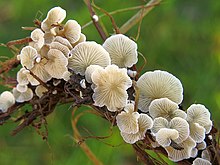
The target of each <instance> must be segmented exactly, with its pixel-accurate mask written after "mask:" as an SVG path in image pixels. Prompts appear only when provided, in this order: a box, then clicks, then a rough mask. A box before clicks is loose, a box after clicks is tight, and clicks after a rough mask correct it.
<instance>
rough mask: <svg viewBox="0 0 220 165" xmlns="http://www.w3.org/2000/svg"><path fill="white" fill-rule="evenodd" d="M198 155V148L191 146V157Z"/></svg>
mask: <svg viewBox="0 0 220 165" xmlns="http://www.w3.org/2000/svg"><path fill="white" fill-rule="evenodd" d="M197 155H198V149H197V148H193V149H192V151H191V156H190V157H192V158H195V157H196V156H197Z"/></svg>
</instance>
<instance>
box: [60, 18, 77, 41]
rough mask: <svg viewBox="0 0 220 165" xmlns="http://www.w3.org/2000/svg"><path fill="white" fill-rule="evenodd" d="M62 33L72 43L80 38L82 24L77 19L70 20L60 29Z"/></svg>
mask: <svg viewBox="0 0 220 165" xmlns="http://www.w3.org/2000/svg"><path fill="white" fill-rule="evenodd" d="M60 34H61V35H63V36H65V37H66V38H67V39H68V40H69V42H70V43H71V44H73V43H75V42H77V41H78V40H79V39H80V34H81V26H80V25H79V24H78V22H77V21H75V20H68V21H67V22H66V24H65V25H64V27H63V30H61V31H60Z"/></svg>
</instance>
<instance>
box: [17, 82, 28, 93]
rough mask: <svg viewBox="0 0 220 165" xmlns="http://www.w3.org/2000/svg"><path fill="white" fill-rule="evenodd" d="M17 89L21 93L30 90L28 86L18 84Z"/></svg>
mask: <svg viewBox="0 0 220 165" xmlns="http://www.w3.org/2000/svg"><path fill="white" fill-rule="evenodd" d="M16 89H17V90H18V91H19V92H26V91H27V89H28V87H27V85H22V84H17V86H16Z"/></svg>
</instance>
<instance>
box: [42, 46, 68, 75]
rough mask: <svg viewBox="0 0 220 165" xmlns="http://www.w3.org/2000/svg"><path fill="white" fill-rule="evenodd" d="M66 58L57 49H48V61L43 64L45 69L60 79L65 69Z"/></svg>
mask: <svg viewBox="0 0 220 165" xmlns="http://www.w3.org/2000/svg"><path fill="white" fill-rule="evenodd" d="M67 64H68V60H67V58H66V57H65V56H64V54H63V53H62V52H61V51H59V50H57V49H50V50H49V52H48V62H47V63H46V64H45V69H46V71H47V72H48V73H49V74H50V75H51V76H52V77H53V78H57V79H62V78H63V74H64V72H66V71H68V70H67Z"/></svg>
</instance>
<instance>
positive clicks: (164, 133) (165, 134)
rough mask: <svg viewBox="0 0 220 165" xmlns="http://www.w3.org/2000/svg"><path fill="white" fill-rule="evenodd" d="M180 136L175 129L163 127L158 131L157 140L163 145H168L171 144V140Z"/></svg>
mask: <svg viewBox="0 0 220 165" xmlns="http://www.w3.org/2000/svg"><path fill="white" fill-rule="evenodd" d="M178 137H179V133H178V131H177V130H175V129H169V128H161V129H160V130H159V131H158V132H157V133H156V141H157V142H158V143H159V144H160V145H161V146H163V147H167V146H169V145H170V144H171V140H175V139H177V138H178Z"/></svg>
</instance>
